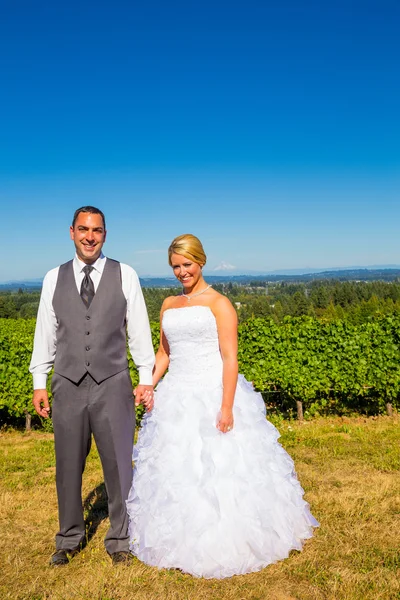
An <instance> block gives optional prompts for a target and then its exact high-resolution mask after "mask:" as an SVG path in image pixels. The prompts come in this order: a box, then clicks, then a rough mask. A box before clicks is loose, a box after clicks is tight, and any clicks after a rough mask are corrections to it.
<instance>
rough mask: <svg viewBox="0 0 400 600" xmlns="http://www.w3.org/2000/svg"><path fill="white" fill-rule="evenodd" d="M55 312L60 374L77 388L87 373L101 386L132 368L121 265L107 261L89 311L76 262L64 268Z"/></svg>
mask: <svg viewBox="0 0 400 600" xmlns="http://www.w3.org/2000/svg"><path fill="white" fill-rule="evenodd" d="M53 308H54V312H55V314H56V318H57V323H58V326H57V334H56V335H57V348H56V357H55V361H54V372H55V373H58V374H59V375H62V376H63V377H66V378H67V379H70V380H71V381H73V382H74V383H78V382H79V381H80V380H81V379H82V377H83V376H84V375H85V374H86V373H87V372H88V373H90V375H91V376H92V377H93V379H94V380H95V381H96V382H97V383H100V382H101V381H104V379H108V377H111V376H112V375H116V374H117V373H119V372H120V371H123V370H124V369H127V368H128V360H127V352H126V329H125V325H126V299H125V296H124V294H123V292H122V284H121V267H120V264H119V262H116V261H115V260H111V259H109V258H107V260H106V263H105V266H104V271H103V274H102V276H101V279H100V283H99V285H98V288H97V291H96V294H95V296H94V298H93V300H92V303H91V305H90V307H89V309H87V308H86V306H85V305H84V303H83V301H82V298H81V297H80V295H79V292H78V289H77V287H76V283H75V277H74V271H73V267H72V260H71V261H69V262H67V263H65V264H63V265H61V266H60V269H59V273H58V279H57V284H56V289H55V292H54V296H53Z"/></svg>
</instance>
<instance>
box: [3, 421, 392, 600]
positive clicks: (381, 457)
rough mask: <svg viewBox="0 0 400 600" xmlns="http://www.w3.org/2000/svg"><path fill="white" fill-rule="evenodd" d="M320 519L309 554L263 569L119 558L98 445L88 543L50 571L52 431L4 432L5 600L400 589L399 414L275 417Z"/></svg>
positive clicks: (347, 598) (388, 595) (189, 598)
mask: <svg viewBox="0 0 400 600" xmlns="http://www.w3.org/2000/svg"><path fill="white" fill-rule="evenodd" d="M279 429H280V431H281V434H282V438H281V442H282V444H283V445H284V447H285V448H286V449H287V450H288V452H289V453H290V454H291V456H292V457H293V458H294V460H295V462H296V469H297V472H298V475H299V479H300V481H301V483H302V486H303V487H304V489H305V491H306V498H307V500H308V501H309V502H310V504H311V508H312V512H313V513H314V515H315V516H316V518H317V519H318V520H319V521H320V523H321V527H320V528H319V529H318V530H317V531H316V534H315V537H314V538H313V539H312V540H309V541H308V542H307V543H306V545H305V547H304V550H303V552H302V553H292V554H291V556H290V557H289V558H288V559H287V560H285V561H283V562H280V563H278V564H275V565H271V566H270V567H268V568H266V569H264V570H263V571H261V572H259V573H254V574H251V575H245V576H240V577H233V578H231V579H227V580H222V581H217V580H201V579H194V578H192V577H190V576H189V575H183V574H182V573H180V572H179V571H174V570H169V571H158V570H157V569H154V568H150V567H147V566H145V565H143V564H141V563H140V562H139V561H137V560H135V561H134V562H133V564H132V565H131V566H129V567H124V566H120V567H112V565H111V562H110V559H109V558H108V556H107V555H106V552H105V550H104V546H103V538H104V535H105V532H106V530H107V505H106V500H105V494H104V486H103V485H102V473H101V468H100V463H99V458H98V455H97V452H96V450H95V449H94V450H92V452H91V454H90V456H89V459H88V463H87V468H86V471H85V475H84V488H83V493H84V499H85V507H86V508H85V511H86V516H87V521H88V537H89V543H88V545H87V547H86V548H85V550H84V551H83V552H81V554H80V555H78V556H77V557H76V558H74V559H73V561H72V562H71V563H70V564H69V565H68V566H66V567H61V568H58V569H54V568H53V569H52V568H50V567H49V566H48V559H49V557H50V555H51V553H52V552H53V544H54V534H55V532H56V530H57V525H58V521H57V508H56V492H55V483H54V471H55V467H54V464H55V463H54V452H53V441H52V435H51V434H43V433H39V432H32V433H30V434H22V433H19V432H12V431H8V432H2V433H1V434H0V474H1V480H0V481H1V484H0V494H1V498H0V499H1V502H0V548H1V551H0V553H1V566H0V598H1V599H6V598H10V599H13V600H14V599H15V600H17V599H26V600H28V599H29V600H39V599H40V600H45V599H57V600H58V599H59V600H64V599H67V598H68V599H69V598H76V599H82V600H83V599H85V600H86V599H87V600H130V599H132V600H133V599H135V600H161V599H167V600H175V599H176V600H205V599H208V598H210V599H213V600H242V599H243V600H245V599H246V600H250V599H251V600H311V599H312V600H314V599H315V600H322V599H327V600H328V599H332V600H333V599H334V600H341V599H343V600H356V599H357V600H394V599H400V582H399V568H400V471H399V467H400V419H399V417H397V416H396V417H394V418H389V417H377V418H370V419H363V418H353V419H341V418H336V419H329V420H327V419H324V420H322V419H320V420H315V421H312V422H308V423H304V424H298V423H293V422H290V423H289V422H284V423H282V424H280V425H279Z"/></svg>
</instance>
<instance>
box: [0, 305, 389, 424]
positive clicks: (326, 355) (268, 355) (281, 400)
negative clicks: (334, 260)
mask: <svg viewBox="0 0 400 600" xmlns="http://www.w3.org/2000/svg"><path fill="white" fill-rule="evenodd" d="M34 328H35V320H34V319H28V320H23V319H0V419H1V422H3V423H4V422H12V423H18V422H19V421H22V420H23V419H26V423H27V424H28V426H29V423H30V416H31V415H32V414H33V413H34V410H33V406H32V402H31V397H32V378H31V375H30V373H29V371H28V367H29V362H30V358H31V353H32V345H33V334H34ZM151 329H152V336H153V344H154V347H155V348H157V347H158V344H159V325H158V324H157V323H152V325H151ZM129 367H130V371H131V375H132V381H133V383H134V384H136V383H137V371H136V369H135V367H134V364H133V361H132V360H131V359H130V361H129ZM239 369H240V372H241V373H243V374H244V375H245V377H246V378H247V379H248V380H249V381H252V382H253V384H254V386H255V388H256V389H257V390H259V391H262V392H263V395H264V399H265V400H266V402H267V406H268V407H269V408H270V409H271V410H273V411H277V412H278V413H284V414H286V415H289V416H290V415H291V414H297V417H298V418H300V419H301V418H303V417H305V418H310V417H312V416H316V415H323V414H351V413H356V412H358V413H363V414H378V413H383V412H385V411H387V412H388V413H389V414H391V413H392V410H393V409H397V408H398V406H399V400H398V397H399V393H400V317H398V316H386V317H382V318H380V319H374V320H371V321H368V322H366V323H363V324H361V325H351V324H349V323H347V322H344V321H341V320H337V321H331V322H323V321H321V320H318V319H315V318H313V317H285V319H284V321H283V323H282V324H277V323H276V322H275V321H273V320H272V319H261V318H256V319H250V320H248V321H247V322H245V323H243V324H241V325H240V326H239ZM50 381H51V378H49V382H48V386H49V390H50ZM140 417H141V412H140V410H139V411H138V419H140Z"/></svg>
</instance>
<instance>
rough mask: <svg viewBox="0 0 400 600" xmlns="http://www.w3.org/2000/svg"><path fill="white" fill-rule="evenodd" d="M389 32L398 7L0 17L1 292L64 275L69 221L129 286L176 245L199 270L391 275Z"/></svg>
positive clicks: (395, 220)
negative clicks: (184, 240) (100, 235)
mask: <svg viewBox="0 0 400 600" xmlns="http://www.w3.org/2000/svg"><path fill="white" fill-rule="evenodd" d="M399 19H400V5H399V3H398V2H397V1H395V0H382V1H379V2H378V1H375V2H372V1H369V0H360V1H359V2H353V1H351V0H347V1H346V2H344V1H342V0H336V1H335V2H330V3H329V2H328V3H322V2H320V1H318V2H317V1H309V2H308V1H303V2H299V1H298V0H297V1H296V0H287V1H282V2H279V3H278V2H269V1H268V0H264V1H261V0H259V1H257V2H255V1H253V0H250V1H247V2H246V3H244V2H241V3H234V2H232V1H230V2H225V1H223V0H221V1H220V2H213V3H211V2H209V1H208V0H204V1H203V2H201V3H200V2H197V3H194V2H190V1H186V2H174V1H173V0H172V1H171V2H168V3H166V2H160V1H159V2H147V3H132V2H128V1H126V2H121V1H119V0H117V1H114V2H113V3H101V2H96V3H95V2H84V1H83V2H80V3H78V2H75V1H74V0H72V1H71V2H69V3H68V4H67V3H63V4H59V5H58V6H57V5H56V3H54V2H52V3H50V2H40V1H39V2H36V3H34V2H32V1H31V2H27V1H24V0H22V1H21V2H19V3H15V2H12V1H11V0H5V2H4V3H3V5H2V19H1V23H0V80H1V82H2V92H1V94H0V109H1V110H0V131H1V133H0V136H1V137H0V139H1V144H0V204H1V217H2V225H3V226H2V235H1V236H0V252H1V254H2V256H3V257H5V258H6V259H5V260H2V261H1V265H0V281H5V280H9V279H23V278H36V277H41V276H43V275H44V273H45V272H46V271H47V270H48V269H50V268H52V267H53V266H56V265H57V264H59V263H60V262H64V261H66V260H68V259H69V258H70V256H71V254H72V250H73V247H72V242H71V241H70V240H69V235H68V226H69V224H70V219H71V216H72V213H73V211H74V209H75V208H76V207H78V206H80V205H83V204H95V205H98V206H99V207H100V208H101V209H103V210H104V211H105V212H106V216H107V226H108V240H107V244H106V246H105V247H104V249H105V252H106V253H107V254H108V255H109V256H111V257H113V258H116V259H119V260H121V261H123V262H127V263H129V264H131V265H132V266H134V267H135V268H136V269H137V271H138V273H139V274H141V275H145V274H153V275H161V274H166V273H168V266H167V260H166V248H167V246H168V243H169V241H170V240H171V239H172V238H173V237H174V236H175V235H179V234H181V233H184V232H191V233H195V234H196V235H198V236H199V237H200V238H201V239H202V240H203V241H204V246H205V249H206V252H207V254H208V257H209V260H208V267H209V270H210V271H213V270H214V269H216V268H218V267H221V265H231V266H234V267H236V268H237V270H239V271H241V272H246V271H249V270H273V269H287V268H302V267H321V268H323V267H338V266H350V265H373V264H394V263H396V264H400V244H399V235H398V228H399V222H400V201H399V200H400V198H399V190H400V169H399V167H400V145H399V139H400V117H399V109H398V107H399V106H400V77H399V66H398V57H399V55H400V41H399V35H398V23H399ZM217 272H218V271H217Z"/></svg>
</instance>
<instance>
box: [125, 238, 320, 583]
mask: <svg viewBox="0 0 400 600" xmlns="http://www.w3.org/2000/svg"><path fill="white" fill-rule="evenodd" d="M168 256H169V263H170V265H171V267H172V269H173V272H174V275H175V276H176V278H177V279H178V280H179V281H180V283H181V284H182V286H183V289H184V292H183V293H182V294H181V295H180V296H171V297H169V298H167V299H166V300H165V301H164V303H163V305H162V308H161V316H160V318H161V338H160V340H161V341H160V348H159V350H158V352H157V355H156V366H155V369H154V376H153V379H154V381H153V383H154V385H157V384H158V382H159V381H160V379H161V377H162V376H163V375H164V373H165V371H166V370H167V369H168V374H167V375H166V376H165V377H164V379H163V381H162V382H161V383H159V385H158V387H157V391H156V394H155V402H154V408H153V410H152V411H150V412H148V413H147V414H146V416H145V417H144V419H143V423H142V429H141V431H140V434H139V439H138V443H137V444H136V446H135V449H134V461H135V471H134V478H133V485H132V489H131V492H130V495H129V499H128V502H127V506H128V512H129V515H130V538H131V549H132V551H133V553H134V554H135V555H136V556H137V557H138V558H139V559H140V560H142V561H143V562H145V563H147V564H149V565H154V566H157V567H159V568H163V567H165V568H179V569H181V570H182V571H184V572H187V573H191V574H192V575H194V576H196V577H206V578H213V577H215V578H219V579H220V578H224V577H230V576H232V575H237V574H243V573H249V572H252V571H258V570H260V569H262V568H263V567H265V566H266V565H268V564H271V563H273V562H276V561H278V560H281V559H283V558H286V557H287V556H288V554H289V552H290V550H292V549H297V550H300V549H301V548H302V545H303V541H304V540H305V539H307V538H309V537H311V536H312V527H316V526H317V525H318V522H317V521H316V520H315V519H314V517H313V516H312V515H311V513H310V511H309V508H308V504H307V503H306V502H305V501H304V500H303V498H302V496H303V490H302V488H301V487H300V484H299V482H298V480H297V478H296V474H295V471H294V467H293V461H292V459H291V458H290V456H289V455H288V454H287V453H286V452H285V450H284V449H283V448H282V447H281V446H280V444H279V443H278V442H277V439H278V437H279V433H278V431H277V429H275V427H274V426H273V425H272V424H271V423H269V422H268V421H267V420H266V418H265V406H264V402H263V400H262V398H261V395H260V394H258V393H256V392H254V390H253V388H252V385H251V384H250V383H248V382H247V381H246V380H245V379H244V377H243V376H242V375H239V377H238V365H237V358H236V355H237V318H236V312H235V310H234V308H233V307H232V305H231V303H230V301H229V300H228V299H227V298H226V297H225V296H222V295H221V294H219V293H218V292H216V291H215V290H213V289H212V288H211V286H210V285H207V283H206V282H205V280H204V279H203V275H202V268H203V266H204V265H205V263H206V255H205V253H204V250H203V247H202V245H201V242H200V240H198V238H196V237H195V236H193V235H190V234H186V235H182V236H179V237H177V238H175V239H174V240H173V242H172V243H171V245H170V247H169V250H168ZM147 402H148V404H149V408H151V399H150V398H148V399H147Z"/></svg>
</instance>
